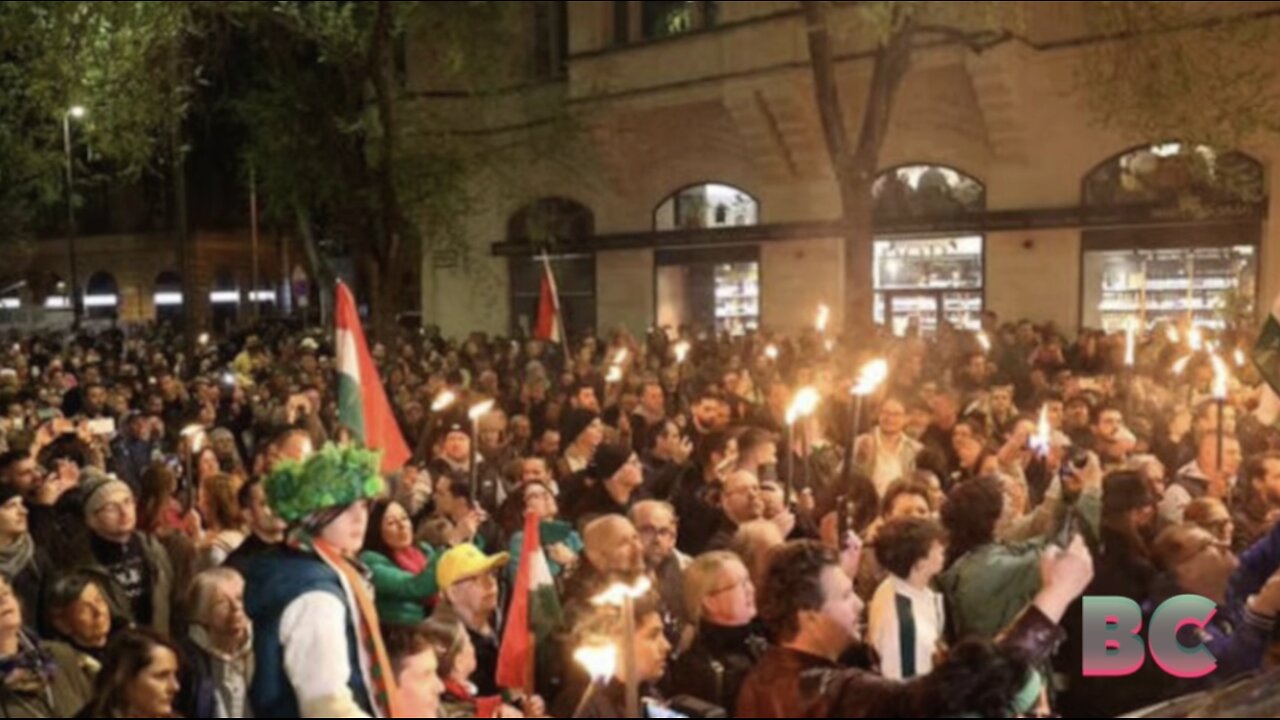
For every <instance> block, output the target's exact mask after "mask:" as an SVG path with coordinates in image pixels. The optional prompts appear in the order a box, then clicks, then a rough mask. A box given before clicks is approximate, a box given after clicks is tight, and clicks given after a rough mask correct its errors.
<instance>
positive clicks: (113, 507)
mask: <svg viewBox="0 0 1280 720" xmlns="http://www.w3.org/2000/svg"><path fill="white" fill-rule="evenodd" d="M137 507H138V502H137V501H136V500H134V499H133V498H127V499H125V500H121V501H119V502H113V503H109V504H107V505H103V506H102V507H100V508H98V512H97V513H96V514H97V515H98V516H99V517H102V516H115V517H120V516H121V515H124V514H125V512H127V511H130V510H133V509H135V508H137Z"/></svg>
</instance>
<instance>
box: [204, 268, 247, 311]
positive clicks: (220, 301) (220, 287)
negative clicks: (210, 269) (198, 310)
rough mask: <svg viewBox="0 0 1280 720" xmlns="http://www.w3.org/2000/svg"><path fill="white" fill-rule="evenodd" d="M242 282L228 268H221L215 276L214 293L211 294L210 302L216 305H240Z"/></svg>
mask: <svg viewBox="0 0 1280 720" xmlns="http://www.w3.org/2000/svg"><path fill="white" fill-rule="evenodd" d="M240 300H241V298H240V282H239V281H238V280H236V275H235V273H234V272H232V271H231V270H230V269H228V268H219V269H218V271H217V272H216V273H214V276H213V291H212V292H210V293H209V302H211V303H213V304H214V305H239V304H240Z"/></svg>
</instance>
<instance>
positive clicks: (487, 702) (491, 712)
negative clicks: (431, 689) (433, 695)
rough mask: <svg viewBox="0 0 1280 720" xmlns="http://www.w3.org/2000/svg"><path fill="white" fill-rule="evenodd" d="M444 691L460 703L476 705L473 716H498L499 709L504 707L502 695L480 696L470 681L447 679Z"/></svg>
mask: <svg viewBox="0 0 1280 720" xmlns="http://www.w3.org/2000/svg"><path fill="white" fill-rule="evenodd" d="M444 692H445V695H447V696H450V697H451V698H452V699H453V700H454V701H455V702H457V703H458V704H460V705H474V706H475V715H473V716H472V717H477V718H495V717H498V711H499V710H501V709H502V698H501V697H497V696H494V697H482V698H478V697H476V696H475V692H474V691H473V689H472V688H471V686H470V683H461V682H458V681H457V680H454V679H453V678H447V679H445V681H444Z"/></svg>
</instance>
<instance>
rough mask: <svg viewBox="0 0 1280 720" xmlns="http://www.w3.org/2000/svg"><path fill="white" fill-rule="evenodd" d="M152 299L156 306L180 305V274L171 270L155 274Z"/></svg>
mask: <svg viewBox="0 0 1280 720" xmlns="http://www.w3.org/2000/svg"><path fill="white" fill-rule="evenodd" d="M153 299H154V300H155V304H156V307H157V308H161V307H175V306H181V305H182V276H181V275H179V274H178V273H176V272H173V271H172V270H166V271H164V272H162V273H160V274H159V275H157V276H156V291H155V295H154V297H153Z"/></svg>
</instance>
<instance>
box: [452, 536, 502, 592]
mask: <svg viewBox="0 0 1280 720" xmlns="http://www.w3.org/2000/svg"><path fill="white" fill-rule="evenodd" d="M510 560H511V556H510V555H509V554H507V553H498V554H497V555H485V554H484V553H483V552H481V551H480V548H478V547H476V546H475V545H470V544H468V545H458V546H457V547H455V548H453V549H452V550H450V551H449V552H446V553H445V554H444V557H442V558H440V564H439V565H438V566H437V568H436V580H437V582H438V583H439V585H440V591H441V592H444V591H445V590H448V589H449V588H451V587H453V586H454V585H457V584H458V583H460V582H463V581H464V580H470V579H472V578H476V577H479V576H481V575H484V574H485V573H488V572H492V571H494V570H497V569H499V568H503V567H506V565H507V563H508V562H509V561H510Z"/></svg>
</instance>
